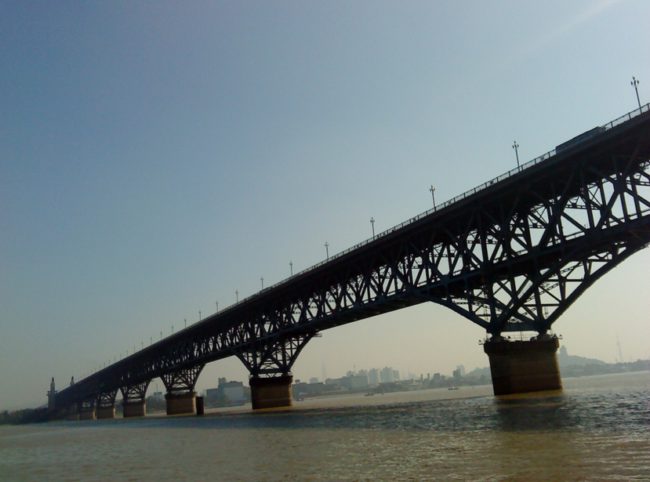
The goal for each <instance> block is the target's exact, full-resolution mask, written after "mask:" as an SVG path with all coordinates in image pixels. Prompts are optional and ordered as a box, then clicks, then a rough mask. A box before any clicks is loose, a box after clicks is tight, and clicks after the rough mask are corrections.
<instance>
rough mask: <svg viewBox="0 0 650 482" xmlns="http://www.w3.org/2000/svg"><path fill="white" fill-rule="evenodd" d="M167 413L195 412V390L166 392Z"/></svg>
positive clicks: (182, 413)
mask: <svg viewBox="0 0 650 482" xmlns="http://www.w3.org/2000/svg"><path fill="white" fill-rule="evenodd" d="M165 400H166V402H167V415H184V414H194V413H196V392H187V393H168V394H166V395H165Z"/></svg>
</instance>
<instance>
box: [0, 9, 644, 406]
mask: <svg viewBox="0 0 650 482" xmlns="http://www.w3.org/2000/svg"><path fill="white" fill-rule="evenodd" d="M648 18H650V2H647V1H646V0H622V1H579V0H575V1H566V0H548V1H545V2H532V1H531V2H522V1H520V0H516V1H515V0H513V1H491V2H486V1H428V2H417V1H410V2H383V1H377V0H373V1H345V2H343V1H331V0H328V1H323V2H304V1H293V2H288V1H275V2H266V1H259V2H253V1H251V2H241V1H228V2H164V1H163V2H131V1H129V2H126V1H125V2H81V1H79V2H49V1H45V2H27V1H7V0H0V64H1V65H2V74H1V75H0V409H4V408H15V407H20V406H34V405H38V404H41V403H44V402H45V392H46V390H47V388H48V384H49V380H50V377H52V376H54V377H55V380H56V382H57V385H58V387H59V388H62V387H64V386H66V385H67V383H68V381H69V380H70V376H71V375H74V376H75V378H76V379H79V378H80V377H81V376H82V375H84V374H86V373H88V372H90V371H92V370H94V369H96V368H98V367H100V366H102V365H103V364H104V363H106V362H107V361H109V360H111V362H112V361H113V360H114V359H115V358H116V357H120V356H123V355H124V354H125V353H126V351H127V350H128V351H129V353H131V352H132V350H133V348H134V346H136V347H137V348H139V347H140V345H141V343H144V344H148V343H149V341H150V339H151V338H153V339H154V340H155V339H159V338H160V333H161V331H162V332H163V334H164V335H168V334H169V333H170V331H171V327H172V325H173V326H174V328H175V329H176V330H177V329H178V328H180V327H182V326H183V324H184V321H183V320H184V319H187V320H188V322H190V323H192V322H195V321H196V320H197V319H198V316H199V313H198V312H199V310H201V311H202V313H203V315H206V314H208V313H212V312H214V310H215V302H216V301H218V302H219V305H220V307H224V306H226V305H228V304H230V303H233V302H234V301H235V290H239V293H240V297H242V298H243V297H245V296H248V295H250V294H253V293H254V292H255V291H257V290H259V289H260V278H261V277H264V280H265V285H267V286H268V285H269V284H271V283H274V282H277V281H279V280H281V279H282V278H284V277H285V276H287V275H288V274H289V261H290V260H291V261H293V263H294V269H295V270H296V271H297V270H301V269H304V268H307V267H308V266H310V265H312V264H314V263H317V262H319V261H321V260H322V259H323V258H324V257H325V248H324V243H325V241H328V242H329V245H330V253H335V252H338V251H341V250H343V249H345V248H347V247H349V246H351V245H353V244H356V243H357V242H359V241H361V240H363V239H365V238H366V237H368V236H370V234H371V225H370V222H369V220H370V217H371V216H373V217H374V218H375V219H376V224H375V227H376V229H377V231H381V230H383V229H386V228H388V227H390V226H392V225H395V224H398V223H400V222H401V221H403V220H405V219H407V218H410V217H412V216H414V215H415V214H418V213H420V212H422V211H424V210H425V209H428V208H429V207H430V205H431V194H430V193H429V191H428V188H429V185H431V184H433V185H435V186H436V200H437V201H439V202H442V201H444V200H446V199H448V198H451V197H453V196H454V195H456V194H459V193H461V192H463V191H465V190H466V189H469V188H472V187H474V186H475V185H478V184H480V183H482V182H483V181H486V180H488V179H490V178H492V177H494V176H496V175H498V174H501V173H502V172H504V171H506V170H508V169H510V168H512V167H514V166H515V157H514V152H513V150H512V148H511V146H512V143H513V140H514V139H516V140H517V142H518V143H519V144H520V146H521V147H520V150H519V152H520V156H521V158H522V160H524V159H526V160H528V159H532V158H533V157H535V156H537V155H539V154H542V153H544V152H546V151H548V150H550V149H551V148H553V147H554V146H555V145H557V144H559V143H560V142H562V141H565V140H567V139H569V138H571V137H573V136H575V135H576V134H579V133H581V132H583V131H585V130H587V129H589V128H591V127H593V126H595V125H598V124H603V123H605V122H607V121H609V120H611V119H613V118H615V117H618V116H619V115H621V114H623V113H625V112H627V111H629V110H632V109H633V108H635V107H636V97H635V95H634V90H633V88H632V86H631V85H630V80H631V78H632V76H633V75H635V76H636V77H637V78H638V79H640V81H641V84H640V85H639V89H640V94H641V99H642V102H647V101H648V100H649V97H648V95H649V93H650V64H649V63H648V59H650V30H648V25H647V20H648ZM649 267H650V252H649V250H644V251H643V252H641V253H638V254H636V255H635V256H633V257H632V258H631V259H630V260H628V261H627V262H626V263H624V264H623V265H621V266H620V267H618V268H617V269H615V270H614V271H613V272H612V273H610V274H608V275H606V276H605V277H604V278H603V279H602V280H601V281H599V282H598V283H597V284H596V285H595V286H594V287H592V288H591V289H590V290H588V291H587V293H586V294H585V295H583V296H582V297H581V299H580V300H579V301H578V302H577V303H576V304H575V305H574V306H573V307H572V308H571V309H570V310H569V311H568V312H567V313H566V314H565V315H564V316H563V317H562V318H561V319H560V320H559V321H558V322H557V323H556V324H555V325H554V329H555V332H556V333H559V334H562V335H563V342H564V343H565V344H566V346H567V347H568V349H569V352H570V353H573V354H578V355H583V356H590V357H598V358H601V359H604V360H606V361H615V360H616V359H617V358H618V351H617V346H616V339H617V337H618V339H619V340H620V345H621V348H622V351H623V358H624V359H625V360H633V359H637V358H648V357H650V323H649V321H650V320H649V315H648V313H649V308H650V283H649V282H648V278H647V274H648V268H649ZM483 336H484V332H483V331H482V330H481V329H480V328H479V327H477V326H475V325H473V324H471V323H470V322H469V321H467V320H465V319H463V318H461V317H460V316H458V315H456V314H454V313H453V312H451V311H450V310H447V309H445V308H442V307H440V306H437V305H434V304H424V305H420V306H417V307H414V308H410V309H405V310H402V311H399V312H394V313H392V314H387V315H382V316H378V317H375V318H371V319H367V320H365V321H361V322H356V323H353V324H351V325H347V326H344V327H339V328H336V329H333V330H329V331H326V332H324V333H323V336H322V338H318V339H315V340H313V341H311V342H310V343H309V345H307V347H306V348H305V350H304V351H303V353H302V355H301V356H300V357H299V359H298V361H297V363H296V365H295V366H294V375H295V377H296V378H308V377H310V376H316V377H319V378H320V377H322V376H323V375H324V374H325V375H327V376H330V377H333V376H341V375H343V374H344V373H345V371H347V370H348V369H352V368H356V369H361V368H372V367H378V368H381V367H383V366H386V365H389V366H393V367H395V368H397V369H399V370H400V371H401V372H402V373H406V372H408V371H410V372H412V373H415V374H418V375H419V374H420V373H425V374H426V373H427V372H436V371H439V372H443V373H450V372H451V370H452V369H453V368H455V366H456V365H457V364H460V363H463V364H465V366H466V368H467V369H472V368H474V367H477V366H487V364H488V360H487V357H486V356H485V355H484V354H483V351H482V347H481V346H479V345H478V340H479V339H480V338H482V337H483ZM218 376H226V377H228V378H234V379H239V380H244V379H246V376H247V373H246V371H245V370H244V368H243V365H242V364H241V363H240V362H239V361H238V360H237V359H228V360H223V361H219V362H215V363H212V364H210V365H209V366H208V367H206V369H205V370H204V372H203V374H202V375H201V378H200V379H199V384H198V387H197V388H198V389H203V388H206V387H211V386H216V383H217V382H216V379H217V377H218ZM156 384H157V385H158V388H159V389H162V383H161V382H160V381H159V380H157V381H155V382H154V384H153V385H152V387H151V388H152V389H155V386H156Z"/></svg>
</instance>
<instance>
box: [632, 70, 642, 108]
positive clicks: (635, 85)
mask: <svg viewBox="0 0 650 482" xmlns="http://www.w3.org/2000/svg"><path fill="white" fill-rule="evenodd" d="M630 85H632V87H634V92H636V102H637V104H639V109H640V108H641V99H639V87H638V86H639V81H638V80H637V79H636V77H634V76H632V81H631V82H630Z"/></svg>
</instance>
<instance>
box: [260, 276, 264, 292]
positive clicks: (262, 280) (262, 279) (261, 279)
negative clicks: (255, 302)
mask: <svg viewBox="0 0 650 482" xmlns="http://www.w3.org/2000/svg"><path fill="white" fill-rule="evenodd" d="M260 283H261V284H262V289H264V276H262V277H261V278H260Z"/></svg>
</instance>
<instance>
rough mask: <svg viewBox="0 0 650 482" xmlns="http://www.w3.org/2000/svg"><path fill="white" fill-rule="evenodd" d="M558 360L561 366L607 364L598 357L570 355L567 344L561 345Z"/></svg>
mask: <svg viewBox="0 0 650 482" xmlns="http://www.w3.org/2000/svg"><path fill="white" fill-rule="evenodd" d="M557 361H558V363H559V364H560V368H564V367H584V366H587V365H607V363H605V362H604V361H602V360H598V359H596V358H586V357H583V356H576V355H569V352H568V351H567V349H566V347H565V346H561V347H560V351H559V353H558V354H557Z"/></svg>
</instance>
